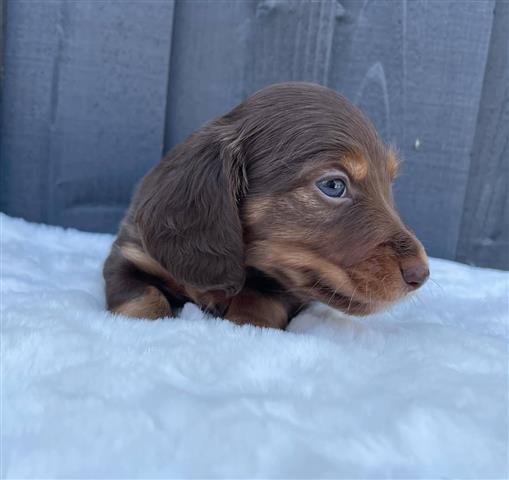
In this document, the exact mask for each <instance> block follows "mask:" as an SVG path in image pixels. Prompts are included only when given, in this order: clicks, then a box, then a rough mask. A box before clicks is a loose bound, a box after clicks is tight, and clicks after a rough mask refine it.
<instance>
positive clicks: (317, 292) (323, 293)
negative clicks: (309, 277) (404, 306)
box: [313, 286, 394, 317]
mask: <svg viewBox="0 0 509 480" xmlns="http://www.w3.org/2000/svg"><path fill="white" fill-rule="evenodd" d="M313 296H314V298H313V299H314V300H317V301H319V302H322V303H325V304H326V305H328V306H330V307H333V308H335V309H337V310H340V311H341V312H343V313H346V314H347V315H355V316H359V317H362V316H366V315H370V314H372V313H376V312H378V311H380V310H384V309H386V308H388V307H389V306H390V305H391V304H392V303H394V302H393V301H375V300H371V301H365V300H364V299H359V298H355V296H353V297H352V296H348V295H343V294H341V293H340V292H338V291H336V290H334V289H332V288H329V287H323V286H322V287H320V288H314V289H313Z"/></svg>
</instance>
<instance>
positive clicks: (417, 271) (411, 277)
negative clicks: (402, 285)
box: [401, 262, 429, 289]
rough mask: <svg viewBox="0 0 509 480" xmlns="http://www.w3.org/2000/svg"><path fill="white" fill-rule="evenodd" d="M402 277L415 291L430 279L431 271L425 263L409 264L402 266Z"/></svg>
mask: <svg viewBox="0 0 509 480" xmlns="http://www.w3.org/2000/svg"><path fill="white" fill-rule="evenodd" d="M401 275H402V276H403V279H404V280H405V282H406V283H407V284H408V286H410V287H412V288H413V289H416V288H419V287H420V286H421V285H423V284H424V282H426V280H427V279H428V277H429V269H428V266H427V265H426V264H425V263H421V262H419V263H409V264H406V265H405V264H403V265H401Z"/></svg>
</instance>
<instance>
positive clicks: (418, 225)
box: [0, 0, 509, 267]
mask: <svg viewBox="0 0 509 480" xmlns="http://www.w3.org/2000/svg"><path fill="white" fill-rule="evenodd" d="M8 3H9V5H8V7H9V8H8V9H7V28H6V49H5V51H6V56H5V59H4V61H5V62H4V63H5V65H6V68H7V71H8V74H7V75H6V78H5V82H4V104H3V106H2V107H1V115H2V122H3V131H2V136H1V138H0V155H1V157H0V161H1V168H2V176H1V178H0V207H1V208H2V210H4V211H6V212H8V213H10V214H12V215H19V216H23V217H25V218H28V219H31V220H36V221H46V222H50V223H59V224H63V225H72V226H77V227H79V228H85V229H89V230H104V231H112V230H114V229H115V228H116V225H117V222H118V220H119V218H120V217H121V215H122V214H123V211H124V209H125V207H126V205H127V203H128V201H129V197H130V194H131V191H132V187H133V185H134V183H135V182H136V181H137V180H138V179H139V177H141V176H142V175H143V173H144V172H145V171H147V170H148V168H149V167H150V166H151V165H152V164H153V163H155V162H157V161H158V160H159V158H160V155H161V152H162V150H163V148H162V145H163V143H164V150H166V149H168V148H171V147H172V146H174V145H175V144H176V143H178V142H180V141H182V140H183V139H184V138H185V137H186V136H187V135H189V134H190V133H191V132H192V131H194V130H195V129H197V128H198V127H199V126H200V125H202V124H203V123H205V122H206V121H208V120H210V119H211V118H213V117H215V116H217V115H220V114H222V113H224V112H226V111H227V110H229V109H230V108H231V107H233V106H234V105H235V104H237V103H238V102H239V101H241V100H242V99H243V98H245V97H246V96H247V95H249V94H251V93H253V92H254V91H255V90H257V89H259V88H262V87H264V86H266V85H268V84H270V83H274V82H281V81H287V80H306V81H314V82H318V83H322V84H325V85H328V86H330V87H332V88H334V89H336V90H337V91H340V92H342V93H344V94H346V95H347V96H348V97H349V98H351V99H352V100H353V101H354V102H355V103H357V104H358V105H359V106H360V107H361V108H362V109H363V110H365V111H366V113H367V114H368V115H369V116H370V118H371V119H372V120H373V121H374V123H375V124H376V125H377V127H378V129H379V130H380V132H381V133H382V135H383V136H384V138H386V139H387V140H388V141H390V142H392V143H394V144H395V145H396V146H397V147H398V148H399V149H400V151H401V152H402V156H403V158H404V159H405V163H404V167H403V174H402V176H401V178H400V179H399V181H398V182H397V184H396V191H395V193H396V200H397V203H398V205H399V208H400V211H401V212H402V215H403V217H404V219H405V220H406V222H407V223H408V224H409V225H410V226H411V227H412V228H413V229H414V230H416V232H417V234H418V235H419V237H420V238H421V239H422V240H423V241H424V243H425V245H426V247H427V248H428V251H429V252H430V254H432V255H435V256H441V257H446V258H459V259H461V260H463V261H473V262H476V263H479V264H484V265H494V266H505V267H507V266H508V263H507V262H508V261H507V260H506V258H507V256H505V255H504V254H505V252H506V250H507V248H508V237H509V232H508V231H507V230H508V226H507V225H508V224H507V221H506V217H507V215H508V210H509V207H508V203H507V202H508V200H507V188H508V185H507V181H508V180H507V173H506V170H505V168H507V162H505V163H504V160H505V159H506V158H507V155H508V153H507V138H508V136H509V133H508V130H507V129H508V127H507V125H508V124H509V122H508V120H507V115H508V114H507V105H508V100H507V95H508V93H507V85H508V83H509V80H508V74H507V65H508V61H507V54H508V53H507V51H508V50H507V38H508V32H507V25H508V23H509V22H508V20H507V8H508V6H507V5H508V2H507V1H505V0H498V3H497V7H496V10H495V9H494V7H495V0H482V1H467V0H465V1H456V0H440V1H435V0H413V1H407V0H377V1H359V0H339V1H338V0H321V1H306V0H242V1H237V0H214V1H212V0H192V1H190V0H175V1H159V0H146V1H145V0H133V1H129V2H108V1H105V0H104V1H103V0H100V1H92V0H80V1H79V2H73V1H66V0H48V1H46V0H39V1H30V0H19V1H18V0H16V1H14V0H11V1H9V0H8ZM492 27H493V30H492ZM487 62H488V63H487ZM486 65H487V69H486ZM479 185H481V186H479ZM476 186H477V187H478V190H479V193H478V195H477V196H476V195H472V190H474V189H475V187H476ZM26 192H30V195H27V193H26ZM479 195H481V197H480V198H477V197H478V196H479Z"/></svg>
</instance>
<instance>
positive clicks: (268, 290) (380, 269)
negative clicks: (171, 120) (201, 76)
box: [104, 83, 428, 328]
mask: <svg viewBox="0 0 509 480" xmlns="http://www.w3.org/2000/svg"><path fill="white" fill-rule="evenodd" d="M396 170H397V160H396V158H395V155H394V153H393V152H392V151H391V150H390V149H389V148H387V147H386V146H385V145H384V144H383V142H382V141H381V139H380V138H379V137H378V135H377V133H376V131H375V130H374V128H373V126H372V125H371V124H370V123H369V121H368V120H367V119H365V118H364V117H363V115H362V114H361V113H360V112H359V110H357V109H356V108H355V107H354V106H353V105H352V104H350V103H349V102H348V101H347V100H346V99H345V98H343V97H341V96H340V95H337V94H336V93H335V92H333V91H332V90H329V89H327V88H324V87H320V86H317V85H312V84H305V83H288V84H280V85H274V86H271V87H268V88H266V89H264V90H261V91H260V92H258V93H256V94H255V95H253V96H252V97H250V98H248V99H247V100H246V101H245V102H243V103H242V104H240V105H239V106H238V107H236V108H235V109H234V110H232V111H231V112H230V113H228V114H227V115H225V116H223V117H220V118H218V119H216V120H214V121H212V122H211V123H209V124H207V125H206V126H204V127H203V128H202V129H201V130H199V131H197V132H196V133H194V134H193V135H191V136H190V137H189V139H188V140H187V141H186V142H184V143H183V144H181V145H178V146H177V147H175V148H174V149H173V150H172V151H171V152H170V153H169V154H168V155H167V156H166V157H165V158H164V159H163V160H162V161H161V162H160V163H159V164H158V165H157V166H156V167H154V168H153V169H152V170H151V171H150V172H149V173H148V174H147V175H146V176H145V178H144V179H143V180H142V182H141V183H140V185H139V187H138V189H137V192H136V194H135V196H134V198H133V202H132V204H131V206H130V208H129V211H128V213H127V215H126V218H125V219H124V221H123V223H122V226H121V228H120V232H119V235H118V237H117V239H116V241H115V243H114V245H113V247H112V251H111V253H110V256H109V257H108V259H107V260H106V263H105V266H104V278H105V282H106V299H107V305H108V308H109V309H110V310H111V311H113V312H118V313H122V314H125V315H128V316H133V317H138V318H160V317H164V316H171V315H172V314H173V313H174V309H175V308H178V307H179V306H181V305H182V304H183V303H184V302H186V301H193V302H195V303H196V304H198V305H199V306H201V307H202V308H203V309H206V310H208V311H211V312H212V313H214V314H217V315H221V316H225V317H226V318H228V319H230V320H232V321H234V322H236V323H240V324H243V323H251V324H255V325H259V326H269V327H274V328H285V327H286V325H287V324H288V322H289V320H290V319H291V318H292V316H293V315H295V313H296V312H297V311H298V310H299V309H300V308H302V307H303V306H305V305H307V304H308V303H309V302H310V301H313V300H319V301H324V302H326V303H329V304H330V305H332V306H334V307H336V308H339V309H341V310H343V311H346V312H348V313H352V314H360V315H362V314H367V313H370V312H373V311H375V310H377V309H379V308H382V307H384V306H385V305H387V304H389V303H391V302H393V301H395V300H398V299H399V298H401V297H402V296H404V295H405V294H406V293H408V292H409V291H411V290H414V289H415V288H418V287H419V286H420V285H421V284H422V283H424V281H425V280H426V278H427V276H428V267H427V258H426V254H425V252H424V249H423V248H422V245H421V244H420V243H419V241H418V240H417V239H416V238H415V236H414V235H413V234H412V233H411V232H410V231H409V230H408V229H407V228H406V227H405V226H404V225H403V223H402V222H401V220H400V218H399V216H398V214H397V213H396V211H395V208H394V205H393V200H392V192H391V183H392V180H393V178H394V176H395V173H396Z"/></svg>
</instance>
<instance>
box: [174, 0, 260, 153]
mask: <svg viewBox="0 0 509 480" xmlns="http://www.w3.org/2000/svg"><path fill="white" fill-rule="evenodd" d="M253 6H254V4H253V2H249V1H248V2H244V1H241V2H239V1H236V0H217V1H213V2H211V1H208V0H197V1H192V2H187V1H180V0H177V3H176V6H175V19H174V27H173V29H174V30H173V48H172V56H171V62H170V80H169V88H168V111H167V123H166V136H165V145H166V147H167V149H169V148H171V147H173V146H174V145H175V144H177V143H180V142H181V141H182V140H184V139H185V137H187V136H188V135H189V134H190V133H192V132H193V131H194V130H196V129H197V128H198V127H199V126H200V125H202V124H203V123H205V122H206V121H208V120H210V119H211V118H214V117H217V116H218V115H221V114H223V113H225V112H226V111H228V110H229V109H231V108H232V107H234V106H235V105H236V104H237V103H239V102H240V101H241V100H242V99H243V97H245V96H246V93H247V92H246V88H245V82H244V63H245V60H246V55H247V44H246V42H247V38H248V32H249V26H250V22H251V16H252V13H251V12H252V11H253Z"/></svg>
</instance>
